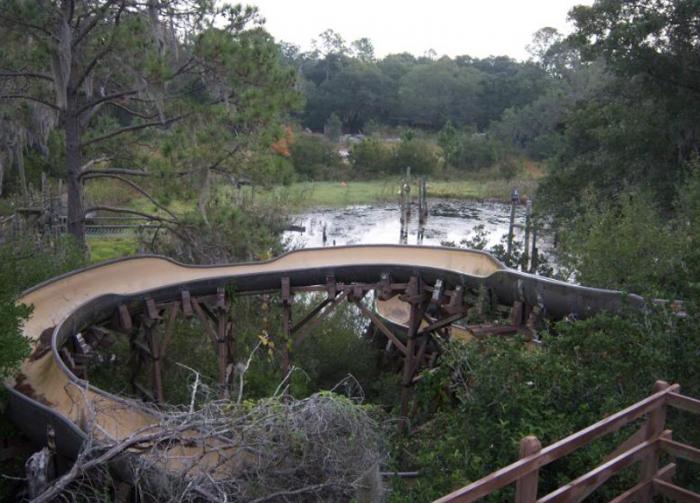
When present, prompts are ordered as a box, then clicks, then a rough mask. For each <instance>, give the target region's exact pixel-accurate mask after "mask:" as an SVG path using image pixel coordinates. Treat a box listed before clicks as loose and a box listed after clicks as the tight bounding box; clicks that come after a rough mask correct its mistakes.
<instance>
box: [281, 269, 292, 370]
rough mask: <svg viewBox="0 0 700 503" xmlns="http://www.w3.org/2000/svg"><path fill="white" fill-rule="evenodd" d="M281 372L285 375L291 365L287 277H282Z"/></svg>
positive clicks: (290, 323)
mask: <svg viewBox="0 0 700 503" xmlns="http://www.w3.org/2000/svg"><path fill="white" fill-rule="evenodd" d="M282 337H283V340H282V347H281V348H280V349H281V351H282V372H283V373H284V375H285V376H286V375H287V373H289V368H290V365H291V362H290V359H289V345H290V343H291V337H292V295H291V289H290V283H289V277H286V276H285V277H284V278H282Z"/></svg>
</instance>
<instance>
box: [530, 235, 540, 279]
mask: <svg viewBox="0 0 700 503" xmlns="http://www.w3.org/2000/svg"><path fill="white" fill-rule="evenodd" d="M537 265H538V264H537V224H536V223H533V225H532V251H531V252H530V272H531V273H534V272H537Z"/></svg>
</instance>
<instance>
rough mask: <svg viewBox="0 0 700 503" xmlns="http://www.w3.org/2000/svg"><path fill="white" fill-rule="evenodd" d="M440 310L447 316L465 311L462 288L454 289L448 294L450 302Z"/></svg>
mask: <svg viewBox="0 0 700 503" xmlns="http://www.w3.org/2000/svg"><path fill="white" fill-rule="evenodd" d="M442 308H443V310H444V311H445V312H447V313H448V314H455V313H461V312H463V311H466V306H465V305H464V288H462V287H461V286H457V287H455V289H454V290H453V291H452V292H451V293H450V301H449V302H448V303H447V304H445V305H443V306H442Z"/></svg>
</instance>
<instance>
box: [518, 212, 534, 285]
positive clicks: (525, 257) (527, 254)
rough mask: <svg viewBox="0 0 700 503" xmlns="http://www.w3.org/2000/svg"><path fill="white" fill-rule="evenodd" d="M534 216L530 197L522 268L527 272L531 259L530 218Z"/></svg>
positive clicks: (526, 217)
mask: <svg viewBox="0 0 700 503" xmlns="http://www.w3.org/2000/svg"><path fill="white" fill-rule="evenodd" d="M531 216H532V200H530V199H528V201H527V205H526V207H525V244H524V245H523V261H522V263H521V264H520V270H521V271H525V272H527V271H528V269H529V265H530V264H529V261H530V260H529V259H530V220H531Z"/></svg>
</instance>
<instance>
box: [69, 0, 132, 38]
mask: <svg viewBox="0 0 700 503" xmlns="http://www.w3.org/2000/svg"><path fill="white" fill-rule="evenodd" d="M115 3H116V0H109V1H107V2H105V4H104V5H103V6H102V7H101V8H100V9H98V10H97V12H95V14H94V15H93V16H92V19H91V20H90V21H88V23H87V24H86V25H85V26H84V27H83V29H82V30H80V33H78V35H77V36H76V37H75V38H74V39H73V42H71V46H72V47H77V46H78V44H80V42H82V41H83V39H84V38H85V37H86V36H87V35H88V33H90V32H91V31H92V30H93V28H95V26H97V23H99V22H100V20H101V19H104V13H105V12H107V9H109V8H110V7H111V6H112V5H114V4H115ZM124 6H125V3H124V1H123V0H122V5H121V8H120V9H119V14H121V11H122V10H124ZM118 19H119V15H117V20H118ZM117 24H118V21H117Z"/></svg>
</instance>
